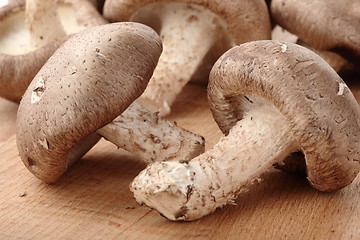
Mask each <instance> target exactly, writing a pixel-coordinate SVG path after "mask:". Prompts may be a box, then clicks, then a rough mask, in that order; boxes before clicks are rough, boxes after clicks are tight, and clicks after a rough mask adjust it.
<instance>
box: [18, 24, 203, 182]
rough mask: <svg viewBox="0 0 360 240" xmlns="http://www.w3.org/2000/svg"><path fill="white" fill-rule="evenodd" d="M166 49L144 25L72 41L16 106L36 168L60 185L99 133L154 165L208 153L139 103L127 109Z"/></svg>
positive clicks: (26, 154) (28, 157)
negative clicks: (157, 162) (156, 162)
mask: <svg viewBox="0 0 360 240" xmlns="http://www.w3.org/2000/svg"><path fill="white" fill-rule="evenodd" d="M161 51H162V45H161V40H160V38H159V36H158V35H157V34H156V33H155V32H154V31H153V30H152V29H151V28H149V27H147V26H144V25H142V24H138V23H117V24H107V25H102V26H97V27H92V28H88V29H86V30H84V31H82V32H80V33H78V34H76V35H74V36H73V37H71V38H70V39H69V40H67V41H66V42H65V43H64V44H63V45H62V46H61V47H60V48H59V49H58V50H57V51H56V52H55V53H54V55H53V56H52V57H50V58H49V60H48V61H47V62H46V64H45V65H44V66H43V67H42V68H41V70H40V71H39V72H38V74H37V75H36V76H35V78H34V80H33V81H32V82H31V84H30V85H29V87H28V89H27V90H26V92H25V93H24V96H23V98H22V100H21V102H20V106H19V109H18V115H17V132H16V140H17V147H18V150H19V154H20V157H21V159H22V161H23V162H24V164H25V166H26V167H27V168H28V169H29V170H30V172H32V173H33V174H34V175H35V176H36V177H38V178H39V179H41V180H43V181H45V182H55V181H56V180H58V179H59V178H60V177H61V175H62V174H63V173H64V172H65V171H66V170H67V168H68V167H69V166H71V165H72V164H73V163H75V162H76V161H77V160H78V159H79V158H81V157H82V156H83V155H84V154H85V153H86V152H87V151H88V150H89V149H90V148H91V147H92V146H93V145H94V144H95V143H96V142H97V141H98V140H99V138H100V136H99V134H100V135H102V136H104V137H105V138H106V139H108V140H114V139H115V144H116V145H117V146H118V147H120V148H124V149H126V150H129V151H131V152H132V153H133V154H135V155H137V156H140V157H142V158H143V159H145V160H148V161H149V162H150V161H155V160H156V161H165V160H168V159H178V160H179V159H190V158H192V157H194V156H196V155H198V154H199V153H200V152H202V151H203V149H204V140H203V138H202V137H200V136H198V135H194V134H192V133H190V132H187V131H185V130H184V129H182V128H180V127H178V126H176V125H175V124H173V123H169V122H167V121H165V120H164V119H162V118H159V117H158V116H157V114H153V113H151V114H150V113H149V112H148V111H146V110H145V109H139V108H140V107H139V105H138V104H137V103H133V105H132V106H130V107H129V105H130V104H131V103H132V102H133V101H134V100H135V99H136V98H138V97H139V96H140V95H141V93H142V92H143V91H144V89H145V87H146V85H147V83H148V81H149V79H150V77H151V75H152V73H153V70H154V68H155V66H156V63H157V61H158V58H159V56H160V53H161ZM128 107H129V108H128ZM127 108H128V109H127ZM125 109H127V110H126V111H125V112H123V111H124V110H125ZM122 112H123V114H122V115H121V116H120V117H118V116H119V115H120V114H121V113H122ZM116 117H117V118H116ZM115 118H116V119H115ZM114 119H115V120H114ZM113 120H114V121H113ZM111 121H113V122H111ZM126 121H127V122H126ZM129 121H130V122H129ZM99 129H100V130H99ZM115 131H120V132H119V133H117V136H119V138H118V139H117V138H116V136H113V134H114V133H115ZM126 134H129V136H126Z"/></svg>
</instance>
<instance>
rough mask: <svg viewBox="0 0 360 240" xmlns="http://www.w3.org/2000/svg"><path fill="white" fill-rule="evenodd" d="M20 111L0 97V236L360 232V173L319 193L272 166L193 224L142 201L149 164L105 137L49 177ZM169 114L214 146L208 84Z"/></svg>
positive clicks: (350, 235) (345, 235)
mask: <svg viewBox="0 0 360 240" xmlns="http://www.w3.org/2000/svg"><path fill="white" fill-rule="evenodd" d="M353 89H354V93H355V94H356V95H357V96H360V92H359V91H358V89H360V88H358V87H357V86H354V88H353ZM16 110H17V105H16V104H14V103H11V102H8V101H5V100H3V99H1V100H0V123H1V125H0V132H1V135H0V239H137V240H141V239H144V240H145V239H146V240H148V239H360V204H359V198H360V191H359V190H360V177H359V176H358V178H356V180H355V181H354V182H353V183H352V184H351V185H349V186H348V187H346V188H345V189H342V190H340V191H337V192H335V193H320V192H317V191H316V190H314V189H312V188H311V187H310V186H309V185H308V183H307V182H306V180H305V179H302V178H300V177H296V176H291V175H289V174H286V173H283V172H280V171H277V170H270V171H269V172H268V173H267V174H266V175H265V176H264V181H263V182H262V183H260V184H259V185H256V186H254V187H253V189H251V190H250V191H249V192H247V193H245V194H242V195H241V196H240V197H239V199H238V200H237V201H236V203H237V205H236V206H226V207H225V208H223V209H222V210H218V211H216V212H215V213H214V214H212V215H209V216H207V217H205V218H203V219H200V220H197V221H194V222H188V223H186V222H171V221H168V220H166V219H164V218H163V217H161V216H160V215H159V214H158V213H157V212H156V211H154V210H151V209H149V208H148V207H146V206H138V205H137V203H136V202H135V200H134V199H133V197H132V194H131V192H130V191H129V189H128V186H129V184H130V182H131V180H132V179H133V178H134V177H135V176H136V175H137V174H138V173H139V172H140V171H141V169H143V168H144V167H145V165H144V164H143V163H141V162H139V161H138V160H136V159H134V158H132V157H131V156H130V155H129V154H127V153H125V152H124V151H121V150H118V149H116V147H114V146H112V145H111V144H110V143H108V142H106V141H104V140H102V141H101V142H100V143H99V144H98V145H97V146H96V147H94V148H93V149H92V150H91V151H90V152H89V153H88V154H87V155H86V156H85V157H84V158H83V159H82V160H81V161H79V162H78V163H77V164H76V165H75V166H73V167H72V168H71V169H70V170H69V171H68V172H67V173H66V174H65V176H64V177H63V178H62V179H61V180H60V181H59V182H58V183H56V184H51V185H49V184H45V183H43V182H41V181H40V180H38V179H36V178H35V177H33V176H32V175H31V174H30V173H29V172H28V171H27V170H26V168H25V167H24V166H23V164H22V162H21V160H20V158H19V157H18V152H17V149H16V143H15V119H16ZM169 118H170V119H171V120H176V121H177V122H178V124H179V125H181V126H183V127H185V128H187V129H189V130H192V131H194V132H197V133H199V134H202V135H203V136H204V137H205V138H206V140H207V149H208V148H209V147H211V146H212V145H213V144H215V143H216V142H217V141H218V139H219V137H220V135H221V134H220V131H219V130H218V128H217V126H216V124H215V123H214V121H213V120H212V118H211V114H210V111H209V110H208V107H207V102H206V95H205V88H203V87H198V86H188V87H187V88H186V91H184V92H183V93H182V95H181V96H180V98H179V100H178V101H177V102H176V104H175V106H174V111H173V114H172V115H171V116H170V117H169Z"/></svg>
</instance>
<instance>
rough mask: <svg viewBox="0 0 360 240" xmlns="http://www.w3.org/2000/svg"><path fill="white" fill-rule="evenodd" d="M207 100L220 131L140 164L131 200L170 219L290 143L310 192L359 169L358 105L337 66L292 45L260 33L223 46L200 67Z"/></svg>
mask: <svg viewBox="0 0 360 240" xmlns="http://www.w3.org/2000/svg"><path fill="white" fill-rule="evenodd" d="M208 99H209V105H210V108H211V111H212V113H213V116H214V118H215V120H216V122H217V123H218V125H219V127H220V129H221V130H222V131H223V133H224V134H225V135H226V136H224V137H222V138H221V139H220V141H219V142H218V143H217V144H216V145H215V146H213V148H211V149H210V150H208V151H206V152H205V153H203V154H201V155H199V156H198V157H196V158H194V159H192V160H191V161H188V162H184V161H183V162H176V161H170V162H163V163H154V164H150V165H149V166H148V167H147V168H146V169H145V170H144V171H142V172H141V173H140V174H139V176H137V177H136V178H135V180H134V181H133V182H132V184H131V190H132V191H133V192H134V195H135V198H136V200H137V201H138V202H139V203H145V204H147V205H148V206H150V207H152V208H156V209H157V210H158V211H160V212H161V213H162V214H163V215H164V216H166V217H167V218H169V219H171V220H185V221H190V220H195V219H198V218H200V217H202V216H205V215H207V214H210V213H212V212H213V211H215V209H216V208H219V207H222V206H224V205H225V204H229V203H234V200H235V199H236V198H237V197H238V196H239V194H240V193H241V192H243V191H246V190H248V189H249V188H250V187H251V185H252V184H253V183H255V182H258V181H261V177H262V174H263V173H264V172H266V171H267V170H269V169H270V168H272V166H273V165H277V164H282V162H283V160H284V159H285V158H286V157H287V156H288V155H289V154H291V153H292V152H296V151H298V150H300V151H301V152H302V153H303V154H304V156H305V161H306V171H307V178H308V180H309V182H310V184H311V185H312V186H313V187H314V188H315V189H318V190H320V191H334V190H337V189H340V188H342V187H345V186H346V185H348V184H350V183H351V182H352V181H353V179H354V178H355V177H356V175H357V174H358V172H359V171H360V160H359V159H360V148H359V141H360V140H359V139H360V126H359V124H360V110H359V107H358V104H357V102H356V100H355V98H354V96H353V95H352V93H351V91H350V90H349V88H348V87H347V86H346V84H345V83H344V81H343V80H342V79H341V78H340V77H339V76H338V75H337V73H336V72H335V71H334V70H333V69H332V68H331V67H330V66H329V65H328V64H327V63H326V62H325V61H324V60H323V59H322V58H320V57H319V56H318V55H316V54H315V53H313V52H312V51H310V50H308V49H306V48H304V47H302V46H300V45H297V44H292V43H286V44H285V43H284V42H279V41H266V40H263V41H254V42H249V43H244V44H242V45H240V46H237V47H234V48H232V49H231V50H229V51H227V52H226V53H225V54H224V55H223V56H222V57H221V58H220V59H219V60H218V61H217V62H216V63H215V65H214V67H213V68H212V71H211V72H210V80H209V85H208Z"/></svg>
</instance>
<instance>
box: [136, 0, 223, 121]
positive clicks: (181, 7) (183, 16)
mask: <svg viewBox="0 0 360 240" xmlns="http://www.w3.org/2000/svg"><path fill="white" fill-rule="evenodd" d="M147 8H151V9H147V10H146V11H145V10H143V11H140V12H138V15H136V16H134V18H133V20H135V21H139V22H147V20H144V19H143V18H145V19H148V18H151V17H148V16H145V17H144V14H145V12H148V13H150V14H151V15H152V16H157V17H159V18H160V22H161V29H160V31H159V35H160V37H161V39H162V42H163V47H164V50H163V52H162V54H161V56H160V59H159V62H158V65H157V67H156V68H155V71H154V74H153V77H152V78H151V79H150V82H149V85H148V87H147V88H146V90H145V92H144V93H143V95H142V96H141V97H140V101H141V103H142V104H143V105H144V106H145V107H147V108H148V109H150V110H152V111H159V112H160V114H161V115H167V114H168V113H170V106H171V105H172V103H173V102H174V101H175V99H176V96H177V95H178V93H180V91H181V90H182V88H183V87H184V86H185V85H186V83H187V82H188V81H190V79H191V77H192V76H193V75H194V73H195V72H196V69H197V68H198V67H199V65H200V64H201V63H202V60H203V59H204V57H205V55H206V54H207V53H208V52H209V50H210V48H211V47H212V46H213V45H214V43H215V41H216V39H217V38H218V37H219V36H218V35H221V33H219V31H220V30H219V28H220V26H219V25H220V24H219V19H218V17H217V16H215V14H212V13H211V12H210V11H209V10H206V9H204V8H203V7H201V6H197V5H190V4H183V3H173V4H170V3H168V4H161V5H160V4H151V5H149V6H147ZM153 18H156V17H152V18H151V19H153ZM152 21H154V20H152ZM154 24H156V23H154ZM150 25H151V24H150ZM154 28H156V26H154Z"/></svg>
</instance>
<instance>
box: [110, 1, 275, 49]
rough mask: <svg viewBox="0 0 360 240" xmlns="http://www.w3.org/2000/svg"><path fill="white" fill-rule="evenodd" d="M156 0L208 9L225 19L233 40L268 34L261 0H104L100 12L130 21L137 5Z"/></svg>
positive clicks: (265, 9)
mask: <svg viewBox="0 0 360 240" xmlns="http://www.w3.org/2000/svg"><path fill="white" fill-rule="evenodd" d="M155 2H162V3H171V2H184V3H189V4H197V5H200V6H203V7H205V8H207V9H209V10H211V11H212V12H214V13H215V14H217V15H218V16H220V17H221V18H222V19H223V20H224V21H225V23H226V24H227V30H228V32H229V34H230V36H231V37H232V38H233V39H234V40H235V43H236V44H239V43H243V42H248V41H252V40H254V39H270V38H271V26H270V17H269V13H268V10H267V6H266V3H265V1H263V0H261V1H259V0H243V1H228V0H226V1H224V0H207V1H205V0H178V1H174V0H162V1H160V0H107V1H106V2H105V6H104V13H103V14H104V17H105V18H106V19H108V20H109V21H110V22H115V21H129V20H130V18H131V16H132V15H133V14H134V13H135V12H136V11H137V10H138V9H139V8H140V7H142V6H145V5H147V4H150V3H155Z"/></svg>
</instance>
